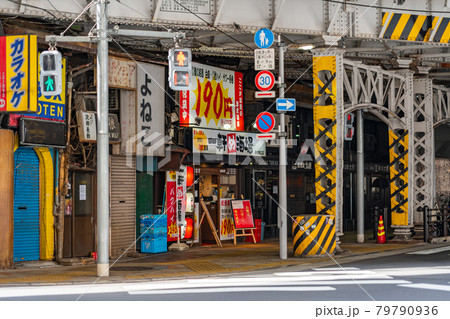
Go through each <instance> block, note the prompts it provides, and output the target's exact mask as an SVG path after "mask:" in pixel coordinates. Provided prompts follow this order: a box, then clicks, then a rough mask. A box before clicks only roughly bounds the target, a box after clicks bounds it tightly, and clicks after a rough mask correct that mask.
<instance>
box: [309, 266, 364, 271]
mask: <svg viewBox="0 0 450 319" xmlns="http://www.w3.org/2000/svg"><path fill="white" fill-rule="evenodd" d="M312 270H314V271H344V270H345V271H348V270H359V268H356V267H324V268H313V269H312Z"/></svg>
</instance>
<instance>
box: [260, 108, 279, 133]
mask: <svg viewBox="0 0 450 319" xmlns="http://www.w3.org/2000/svg"><path fill="white" fill-rule="evenodd" d="M274 127H275V118H274V117H273V115H272V114H271V113H269V112H261V113H259V114H258V116H257V117H256V128H257V129H258V130H259V131H260V132H261V133H268V132H270V131H272V130H273V128H274Z"/></svg>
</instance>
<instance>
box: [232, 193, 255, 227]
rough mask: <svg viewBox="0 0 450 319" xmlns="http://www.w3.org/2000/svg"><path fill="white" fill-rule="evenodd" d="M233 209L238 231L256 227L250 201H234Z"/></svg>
mask: <svg viewBox="0 0 450 319" xmlns="http://www.w3.org/2000/svg"><path fill="white" fill-rule="evenodd" d="M231 208H232V209H233V218H234V227H235V228H236V229H239V228H253V227H255V224H254V223H253V213H252V205H251V203H250V200H248V199H243V200H232V201H231Z"/></svg>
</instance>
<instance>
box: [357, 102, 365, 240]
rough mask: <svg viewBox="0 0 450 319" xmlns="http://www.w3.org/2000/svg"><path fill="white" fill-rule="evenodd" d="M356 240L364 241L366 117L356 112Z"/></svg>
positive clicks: (359, 111) (360, 112)
mask: <svg viewBox="0 0 450 319" xmlns="http://www.w3.org/2000/svg"><path fill="white" fill-rule="evenodd" d="M356 119H357V121H356V125H357V128H356V130H357V131H356V142H357V151H356V220H357V222H356V223H357V224H356V225H357V227H356V241H357V242H358V243H360V244H362V243H364V118H363V114H362V111H361V110H358V111H357V112H356Z"/></svg>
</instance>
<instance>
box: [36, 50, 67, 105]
mask: <svg viewBox="0 0 450 319" xmlns="http://www.w3.org/2000/svg"><path fill="white" fill-rule="evenodd" d="M39 65H40V68H41V75H40V78H39V82H40V89H41V93H42V95H44V96H53V95H60V94H61V91H62V63H61V53H60V52H58V51H56V50H51V51H44V52H42V53H41V55H40V57H39Z"/></svg>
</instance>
